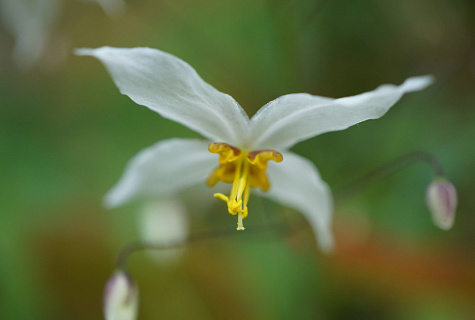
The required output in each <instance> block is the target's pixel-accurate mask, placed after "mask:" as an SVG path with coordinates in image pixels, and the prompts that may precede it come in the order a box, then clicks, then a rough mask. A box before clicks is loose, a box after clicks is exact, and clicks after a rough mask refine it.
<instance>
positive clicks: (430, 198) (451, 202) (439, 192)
mask: <svg viewBox="0 0 475 320" xmlns="http://www.w3.org/2000/svg"><path fill="white" fill-rule="evenodd" d="M426 203H427V206H428V207H429V210H430V212H431V214H432V220H433V221H434V223H435V225H436V226H438V227H439V228H441V229H443V230H449V229H450V228H452V226H453V224H454V219H455V210H456V209H457V190H456V189H455V187H454V185H453V184H452V183H450V182H449V181H448V180H446V179H445V178H442V177H438V178H436V179H434V180H433V181H432V183H431V184H430V185H429V186H428V187H427V192H426Z"/></svg>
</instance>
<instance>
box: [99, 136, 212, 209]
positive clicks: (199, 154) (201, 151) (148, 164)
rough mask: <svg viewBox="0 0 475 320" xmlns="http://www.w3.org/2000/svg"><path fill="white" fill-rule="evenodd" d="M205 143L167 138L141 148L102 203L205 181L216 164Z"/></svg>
mask: <svg viewBox="0 0 475 320" xmlns="http://www.w3.org/2000/svg"><path fill="white" fill-rule="evenodd" d="M208 145H209V142H208V141H205V140H198V139H168V140H163V141H160V142H158V143H156V144H155V145H153V146H151V147H149V148H147V149H145V150H142V151H141V152H139V153H138V154H137V155H136V156H135V157H134V158H132V160H130V162H129V164H128V165H127V168H126V169H125V172H124V174H123V175H122V177H121V178H120V180H119V182H118V183H117V184H116V185H115V186H114V187H113V188H112V190H110V191H109V193H108V194H107V195H106V196H105V198H104V202H105V205H106V206H107V207H117V206H119V205H122V204H124V203H126V202H129V201H131V200H134V199H136V198H146V197H157V196H170V195H173V194H175V193H177V192H179V191H181V190H183V189H185V188H187V187H190V186H192V185H195V184H198V183H203V184H204V183H205V180H206V177H207V176H208V175H209V174H210V172H211V171H212V169H213V168H214V167H215V166H216V159H215V157H214V155H213V154H211V153H210V152H208Z"/></svg>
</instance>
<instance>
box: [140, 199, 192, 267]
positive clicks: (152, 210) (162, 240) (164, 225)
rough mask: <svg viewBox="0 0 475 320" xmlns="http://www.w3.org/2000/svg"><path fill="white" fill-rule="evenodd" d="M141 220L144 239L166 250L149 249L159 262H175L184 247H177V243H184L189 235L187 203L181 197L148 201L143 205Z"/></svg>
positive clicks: (141, 231)
mask: <svg viewBox="0 0 475 320" xmlns="http://www.w3.org/2000/svg"><path fill="white" fill-rule="evenodd" d="M139 222H140V226H139V230H140V233H141V236H142V239H143V240H144V241H145V242H146V243H150V244H152V245H154V244H156V245H162V246H163V247H164V250H159V251H155V250H150V251H148V252H149V253H150V254H151V255H152V256H153V258H155V259H156V260H157V262H159V263H163V264H166V263H173V262H175V261H177V260H178V259H179V258H180V257H181V256H182V254H183V248H176V245H179V244H182V243H184V242H185V241H186V239H187V237H188V219H187V210H186V207H185V204H184V203H183V202H182V201H181V200H180V199H165V198H162V199H156V200H152V201H147V202H146V203H145V204H144V205H143V206H142V210H141V215H140V219H139ZM167 246H168V247H170V249H167ZM174 247H175V248H174Z"/></svg>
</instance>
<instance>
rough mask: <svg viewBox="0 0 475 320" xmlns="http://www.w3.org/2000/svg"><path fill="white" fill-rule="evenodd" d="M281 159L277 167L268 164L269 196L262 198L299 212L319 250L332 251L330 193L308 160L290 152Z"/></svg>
mask: <svg viewBox="0 0 475 320" xmlns="http://www.w3.org/2000/svg"><path fill="white" fill-rule="evenodd" d="M283 156H284V160H283V161H282V162H281V163H278V164H276V163H269V167H268V169H267V173H268V176H269V180H270V183H271V186H270V190H269V192H268V193H262V195H263V196H264V197H269V198H271V199H273V200H275V201H277V202H279V203H281V204H282V205H284V206H288V207H290V208H293V209H296V210H298V211H300V212H301V213H302V214H303V215H304V216H305V217H306V218H307V220H308V222H309V224H310V226H311V227H312V229H313V232H314V233H315V236H316V238H317V240H318V244H319V245H320V248H321V249H322V250H323V251H325V252H328V251H330V250H331V249H332V248H333V234H332V230H331V224H332V215H333V200H332V196H331V192H330V189H329V187H328V185H327V184H326V183H325V182H324V181H322V180H321V178H320V174H319V173H318V171H317V168H315V166H314V165H313V163H312V162H310V161H309V160H308V159H305V158H303V157H301V156H298V155H296V154H294V153H290V152H286V153H285V154H284V155H283Z"/></svg>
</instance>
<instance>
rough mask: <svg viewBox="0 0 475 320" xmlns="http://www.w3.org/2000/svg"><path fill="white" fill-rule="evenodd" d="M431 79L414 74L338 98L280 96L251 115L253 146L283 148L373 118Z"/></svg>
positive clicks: (300, 95)
mask: <svg viewBox="0 0 475 320" xmlns="http://www.w3.org/2000/svg"><path fill="white" fill-rule="evenodd" d="M432 82H433V78H432V77H431V76H421V77H414V78H409V79H407V80H406V81H405V82H404V83H403V84H402V85H400V86H395V85H382V86H380V87H378V88H377V89H375V90H373V91H370V92H366V93H362V94H359V95H356V96H352V97H346V98H340V99H330V98H324V97H319V96H311V95H309V94H302V93H300V94H290V95H286V96H282V97H280V98H277V99H276V100H274V101H271V102H269V103H268V104H267V105H265V106H264V107H263V108H262V109H261V110H259V112H257V113H256V115H255V116H254V117H252V119H251V122H250V125H251V140H253V148H254V149H266V148H269V149H276V150H282V149H287V148H290V147H291V146H293V145H294V144H295V143H297V142H299V141H302V140H305V139H308V138H311V137H313V136H316V135H319V134H322V133H325V132H330V131H336V130H343V129H346V128H348V127H350V126H352V125H354V124H357V123H359V122H362V121H365V120H368V119H377V118H379V117H381V116H382V115H384V114H385V113H386V112H387V111H388V110H389V108H390V107H392V106H393V105H394V104H395V103H396V102H397V101H398V100H399V99H401V97H402V96H403V95H404V94H405V93H408V92H412V91H419V90H422V89H424V88H426V87H427V86H429V85H430V84H432Z"/></svg>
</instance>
